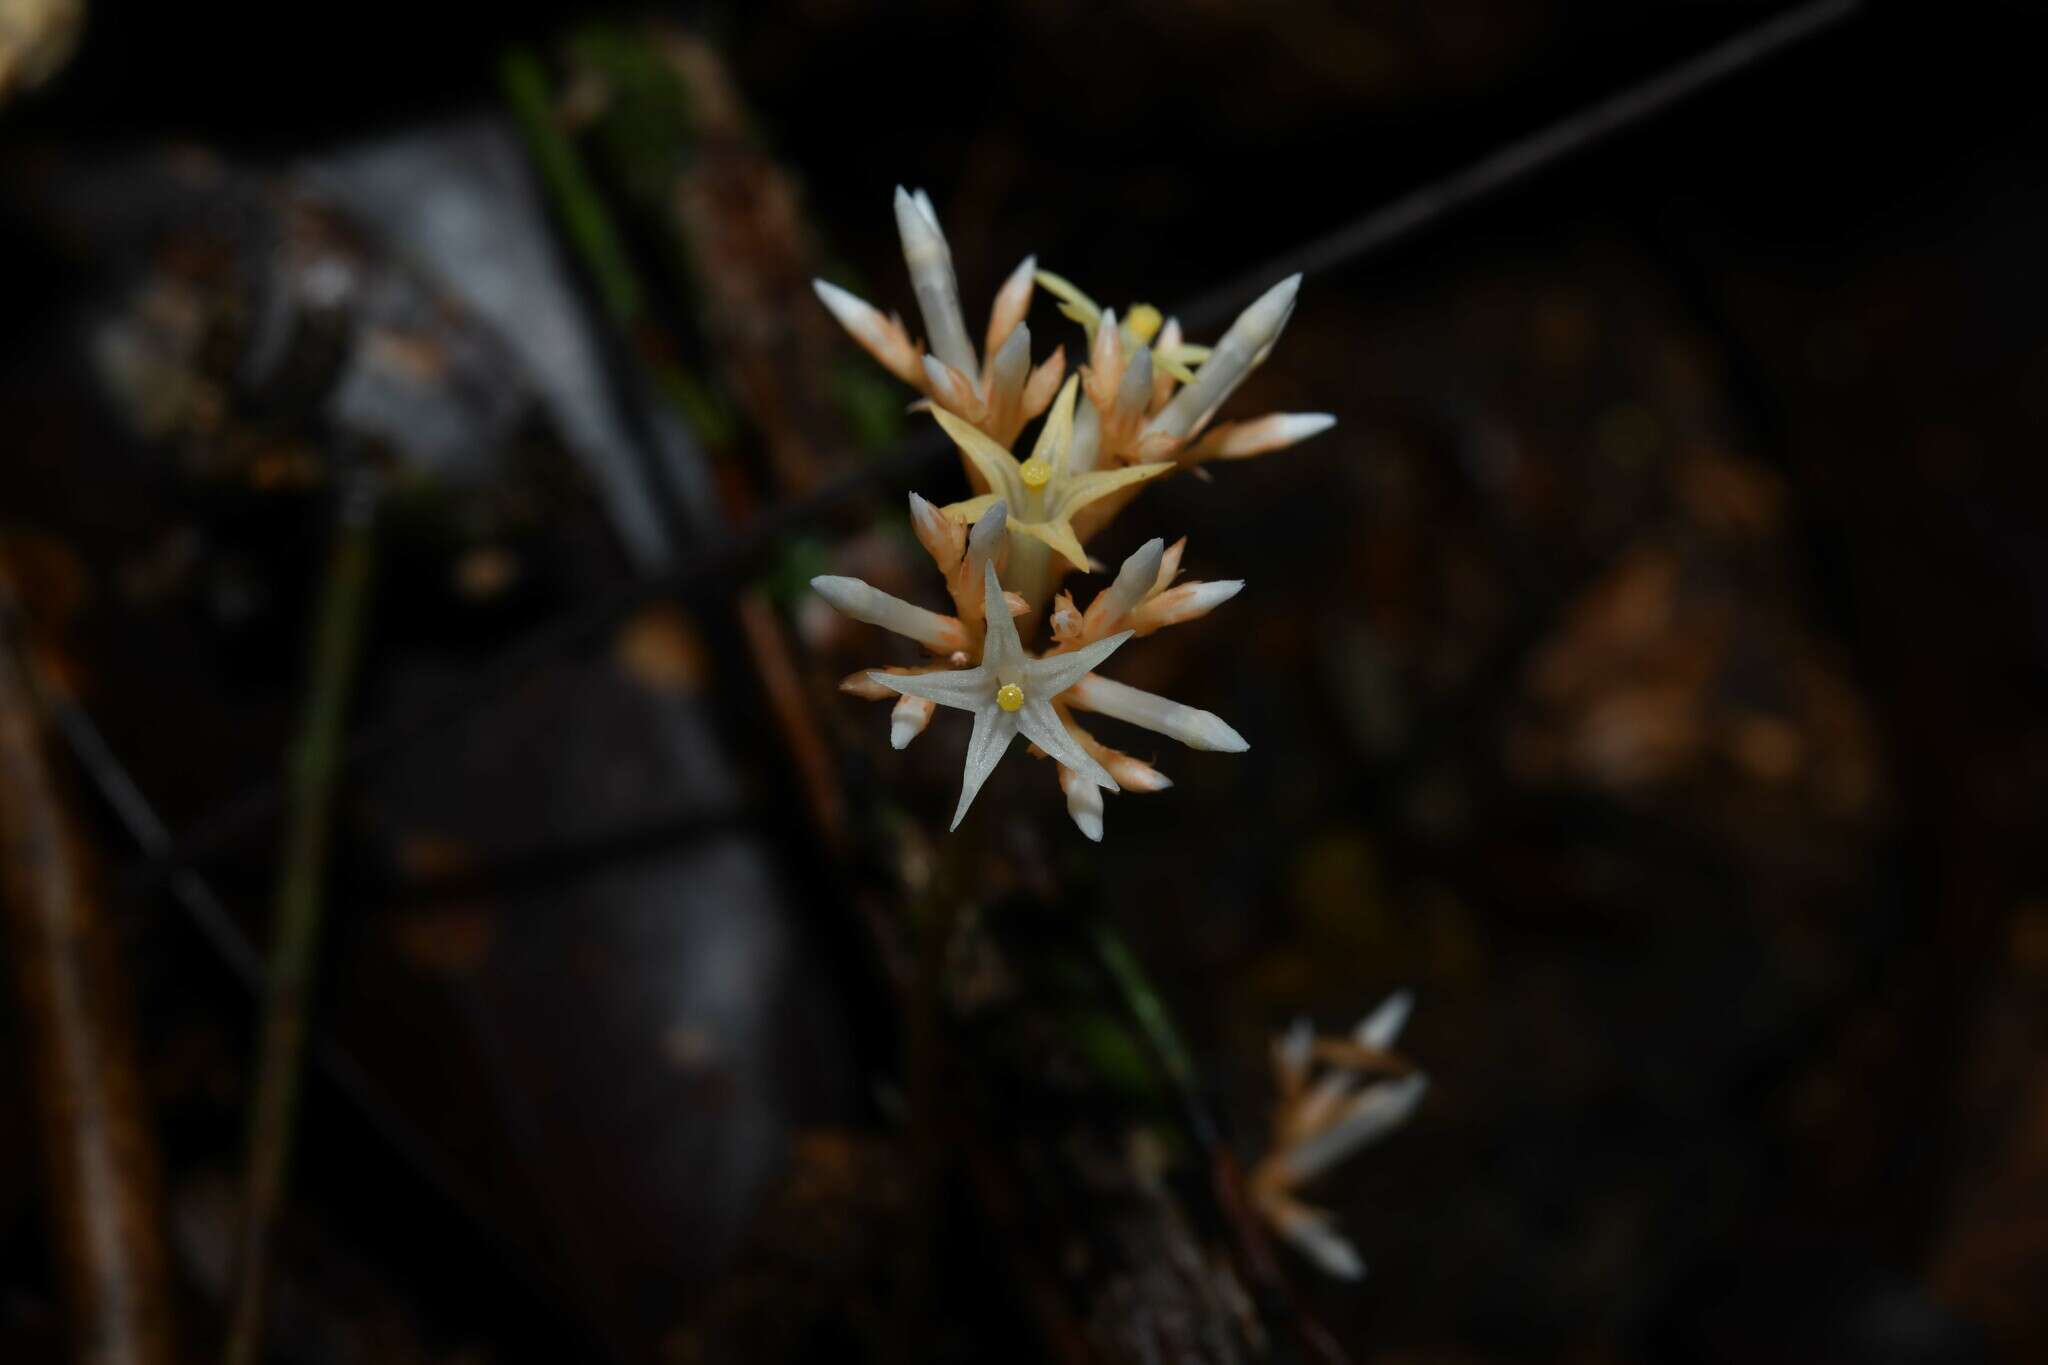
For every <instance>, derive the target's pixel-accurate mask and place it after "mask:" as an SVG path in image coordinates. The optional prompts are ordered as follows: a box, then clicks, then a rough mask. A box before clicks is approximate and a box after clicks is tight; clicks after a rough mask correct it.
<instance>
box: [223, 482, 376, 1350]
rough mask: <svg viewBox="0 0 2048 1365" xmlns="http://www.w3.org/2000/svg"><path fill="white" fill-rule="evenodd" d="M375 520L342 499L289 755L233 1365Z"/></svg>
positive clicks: (302, 989) (299, 1060) (274, 1196)
mask: <svg viewBox="0 0 2048 1365" xmlns="http://www.w3.org/2000/svg"><path fill="white" fill-rule="evenodd" d="M375 519H376V507H375V502H374V497H373V496H370V495H364V496H360V497H357V498H354V499H351V500H350V501H349V502H348V503H346V504H345V505H344V507H343V510H342V514H341V517H340V524H339V527H338V530H337V533H336V537H335V542H334V547H333V549H332V551H331V553H330V555H329V558H328V562H327V570H326V578H325V583H324V586H323V589H322V594H321V601H320V614H319V619H318V621H317V622H316V623H315V627H314V636H313V658H312V676H311V677H310V679H309V680H308V682H307V693H306V712H305V717H304V722H303V724H304V728H303V730H302V731H301V732H300V735H299V740H298V744H297V746H296V748H295V750H294V752H293V755H292V763H291V773H290V784H291V806H290V817H289V818H290V826H289V829H288V830H287V833H286V842H285V848H284V856H283V860H282V862H281V864H280V867H279V870H278V880H277V899H276V908H275V924H274V926H273V933H274V935H275V938H274V940H273V945H272V948H271V956H270V969H269V972H268V975H267V979H266V989H265V992H264V1015H263V1036H262V1042H261V1052H260V1054H259V1056H260V1060H259V1062H258V1070H257V1074H256V1092H255V1098H254V1101H253V1104H252V1108H251V1115H250V1125H249V1154H248V1162H249V1165H248V1172H247V1188H246V1191H245V1194H244V1199H243V1209H242V1218H243V1223H242V1245H241V1279H240V1283H239V1285H238V1286H237V1289H236V1298H235V1308H234V1318H233V1322H232V1324H231V1327H230V1330H229V1335H228V1343H227V1351H226V1355H225V1358H226V1361H227V1365H256V1362H257V1360H258V1359H259V1358H260V1357H261V1354H262V1348H263V1327H264V1312H265V1308H264V1305H265V1300H266V1297H267V1291H268V1288H269V1271H270V1249H271V1240H272V1235H273V1232H274V1231H275V1228H276V1223H277V1215H278V1211H279V1209H280V1207H281V1206H282V1204H283V1201H284V1191H285V1186H286V1183H287V1180H288V1177H289V1172H290V1166H291V1150H292V1139H293V1130H294V1128H295V1127H296V1123H297V1117H298V1102H299V1082H300V1077H301V1074H302V1072H303V1070H304V1058H305V1052H306V1030H307V1015H308V1005H309V998H310V996H311V991H312V983H313V975H314V968H315V964H316V963H317V961H318V958H319V951H320V936H321V934H320V931H321V921H322V919H323V911H324V906H325V895H324V892H325V883H326V873H327V861H328V847H329V843H330V840H331V834H332V828H333V817H334V798H335V789H336V785H337V780H338V779H339V777H340V775H341V766H342V765H341V752H342V746H343V743H344V741H345V739H346V733H345V731H346V726H347V723H348V710H349V697H350V694H351V693H352V691H353V690H354V683H355V676H356V670H357V665H358V663H359V661H360V658H361V654H362V641H363V628H364V622H365V620H366V618H367V617H368V614H369V605H370V588H371V583H372V580H373V578H374V576H375V564H376V526H375Z"/></svg>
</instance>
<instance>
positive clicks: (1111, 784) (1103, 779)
mask: <svg viewBox="0 0 2048 1365" xmlns="http://www.w3.org/2000/svg"><path fill="white" fill-rule="evenodd" d="M1017 728H1018V729H1019V730H1022V731H1023V732H1024V737H1025V738H1026V739H1028V740H1030V741H1031V742H1032V743H1033V744H1036V745H1037V746H1038V747H1039V748H1041V749H1043V750H1045V751H1046V753H1048V754H1050V755H1051V756H1052V757H1053V759H1054V761H1056V762H1058V763H1060V764H1062V765H1064V766H1065V767H1069V768H1072V769H1073V770H1074V771H1075V772H1077V773H1079V774H1080V775H1081V776H1083V777H1085V778H1087V779H1088V780H1089V781H1090V782H1093V783H1094V784H1095V785H1096V786H1098V787H1107V788H1109V789H1110V790H1111V791H1116V790H1117V789H1118V788H1117V785H1116V779H1115V778H1113V777H1111V776H1110V775H1109V773H1108V771H1107V770H1106V769H1105V768H1104V767H1103V766H1102V765H1101V764H1100V763H1097V762H1096V761H1095V760H1094V758H1092V757H1091V756H1090V755H1089V753H1088V751H1087V750H1086V749H1083V748H1082V747H1081V746H1080V745H1079V744H1078V743H1076V742H1075V741H1074V737H1073V736H1072V735H1070V734H1068V733H1067V727H1066V726H1065V725H1064V724H1062V723H1061V722H1060V716H1059V712H1057V711H1055V710H1053V709H1052V703H1051V702H1049V701H1047V700H1046V699H1045V698H1043V697H1034V696H1032V695H1031V693H1030V691H1029V689H1028V688H1027V689H1026V691H1025V693H1024V709H1023V710H1021V711H1019V712H1017Z"/></svg>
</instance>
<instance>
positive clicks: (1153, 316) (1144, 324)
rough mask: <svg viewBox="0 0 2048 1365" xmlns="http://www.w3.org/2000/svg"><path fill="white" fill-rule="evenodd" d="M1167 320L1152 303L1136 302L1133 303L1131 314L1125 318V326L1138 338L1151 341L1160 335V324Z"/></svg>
mask: <svg viewBox="0 0 2048 1365" xmlns="http://www.w3.org/2000/svg"><path fill="white" fill-rule="evenodd" d="M1165 321H1166V319H1165V318H1162V317H1161V316H1159V310H1158V309H1157V308H1154V307H1153V306H1152V305H1151V304H1149V303H1136V304H1132V305H1131V315H1130V316H1129V317H1127V318H1125V319H1124V326H1125V327H1126V328H1128V329H1129V331H1130V334H1131V335H1132V336H1134V337H1136V338H1137V339H1138V340H1140V341H1150V340H1151V339H1152V338H1153V337H1155V336H1157V335H1159V325H1160V324H1161V323H1163V322H1165Z"/></svg>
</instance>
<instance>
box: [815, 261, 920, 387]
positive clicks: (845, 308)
mask: <svg viewBox="0 0 2048 1365" xmlns="http://www.w3.org/2000/svg"><path fill="white" fill-rule="evenodd" d="M811 289H812V290H813V291H814V292H815V293H816V294H817V296H818V301H819V302H820V303H822V304H824V305H825V307H826V308H827V309H828V310H830V311H831V314H832V316H833V317H835V318H837V319H838V320H839V325H840V326H841V327H844V328H845V329H846V332H847V335H849V336H851V337H852V338H853V339H854V340H855V341H857V342H859V343H860V345H861V347H862V349H864V350H865V351H866V352H867V353H868V354H869V355H871V356H873V357H874V358H875V359H876V360H879V361H880V362H881V363H882V367H883V368H884V369H886V370H888V371H889V373H891V374H893V375H895V376H896V377H897V378H898V379H900V380H902V381H903V382H904V383H906V384H908V385H910V386H911V387H912V388H914V389H922V388H923V387H924V364H923V361H922V360H921V359H920V357H919V355H918V351H917V347H916V346H914V345H912V344H911V341H910V338H909V336H907V335H906V334H905V333H904V331H903V324H901V323H899V322H897V321H896V320H895V319H894V318H890V317H884V316H883V315H882V313H881V311H880V310H878V309H877V308H875V307H874V306H873V305H872V304H869V303H867V302H865V301H863V300H862V299H860V298H857V297H856V296H854V295H852V294H849V293H847V292H846V291H845V290H844V289H841V288H840V287H839V286H838V285H836V284H828V283H826V282H825V281H824V280H812V281H811Z"/></svg>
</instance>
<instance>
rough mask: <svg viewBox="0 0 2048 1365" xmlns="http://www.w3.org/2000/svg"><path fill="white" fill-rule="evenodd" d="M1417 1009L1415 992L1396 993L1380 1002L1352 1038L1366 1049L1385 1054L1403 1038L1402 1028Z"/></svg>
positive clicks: (1362, 1021) (1353, 1033) (1363, 1020)
mask: <svg viewBox="0 0 2048 1365" xmlns="http://www.w3.org/2000/svg"><path fill="white" fill-rule="evenodd" d="M1414 1008H1415V993H1414V992H1413V991H1395V992H1394V993H1393V994H1392V995H1390V996H1388V997H1387V998H1386V999H1385V1000H1382V1001H1381V1002H1380V1007H1379V1008H1378V1009H1376V1010H1374V1011H1373V1012H1372V1013H1371V1014H1368V1015H1366V1016H1365V1018H1363V1019H1361V1020H1360V1021H1359V1023H1358V1027H1357V1029H1356V1030H1354V1031H1353V1032H1352V1035H1351V1036H1352V1037H1354V1038H1356V1039H1357V1040H1358V1041H1359V1043H1360V1044H1361V1045H1363V1046H1365V1047H1369V1048H1376V1049H1378V1050H1379V1051H1381V1052H1385V1051H1386V1050H1387V1049H1388V1048H1390V1047H1392V1046H1393V1045H1394V1040H1395V1039H1396V1038H1399V1037H1400V1036H1401V1029H1402V1027H1403V1026H1404V1025H1405V1024H1407V1022H1408V1015H1409V1013H1410V1012H1411V1011H1413V1010H1414Z"/></svg>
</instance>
